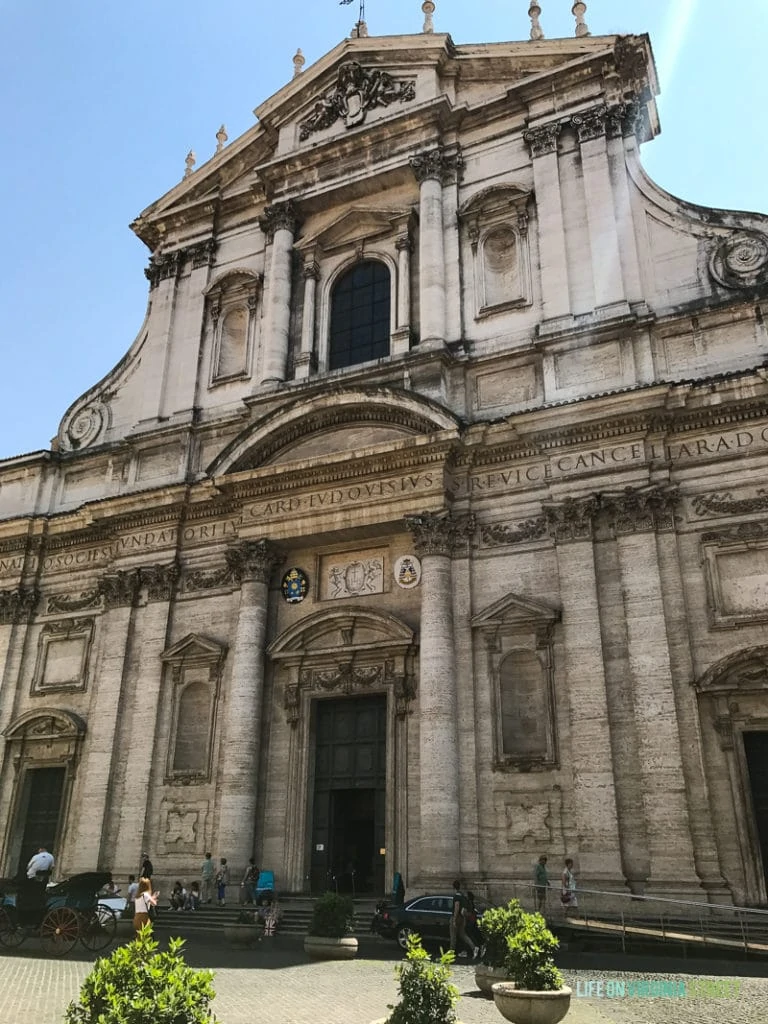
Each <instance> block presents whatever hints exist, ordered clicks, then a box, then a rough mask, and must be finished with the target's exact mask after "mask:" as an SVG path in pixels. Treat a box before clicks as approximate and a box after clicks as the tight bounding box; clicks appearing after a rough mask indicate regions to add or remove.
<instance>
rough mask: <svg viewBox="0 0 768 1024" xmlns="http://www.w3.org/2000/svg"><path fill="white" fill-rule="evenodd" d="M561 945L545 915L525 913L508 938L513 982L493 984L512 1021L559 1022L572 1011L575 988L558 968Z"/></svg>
mask: <svg viewBox="0 0 768 1024" xmlns="http://www.w3.org/2000/svg"><path fill="white" fill-rule="evenodd" d="M557 946H558V942H557V939H556V938H555V936H554V935H553V934H552V932H551V931H550V930H549V928H547V923H546V921H545V920H544V918H543V917H542V916H541V914H528V913H525V912H523V914H522V920H521V923H520V927H519V928H518V930H517V931H516V932H515V934H514V935H510V936H508V937H507V956H506V959H505V962H504V966H505V968H506V970H507V971H508V973H509V975H510V977H511V978H512V981H511V982H507V981H500V982H496V984H495V985H494V986H493V999H494V1002H495V1003H496V1008H497V1009H498V1010H499V1012H500V1013H501V1015H502V1016H503V1017H505V1018H506V1019H507V1020H508V1021H511V1022H512V1024H557V1022H558V1021H561V1020H562V1019H563V1017H564V1016H565V1015H566V1013H568V1010H569V1009H570V1005H571V990H570V989H569V988H567V987H566V986H565V985H563V976H562V974H561V973H560V971H558V969H557V967H555V962H554V959H553V957H554V952H555V950H556V949H557Z"/></svg>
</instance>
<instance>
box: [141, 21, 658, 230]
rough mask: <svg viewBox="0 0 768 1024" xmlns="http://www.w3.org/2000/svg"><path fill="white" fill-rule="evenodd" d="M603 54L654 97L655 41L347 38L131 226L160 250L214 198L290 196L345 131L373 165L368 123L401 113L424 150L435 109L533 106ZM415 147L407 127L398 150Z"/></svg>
mask: <svg viewBox="0 0 768 1024" xmlns="http://www.w3.org/2000/svg"><path fill="white" fill-rule="evenodd" d="M606 61H607V62H608V63H610V62H612V61H613V62H615V64H616V65H617V70H618V72H619V80H623V79H624V78H625V77H626V76H627V75H628V74H631V75H632V81H633V82H635V84H637V83H642V84H645V83H647V84H648V85H649V86H650V90H651V92H654V93H655V91H656V82H655V73H654V69H653V58H652V56H651V51H650V45H649V43H648V40H647V37H640V36H628V37H620V36H589V37H583V38H579V39H576V38H566V39H546V40H540V41H538V42H536V43H532V42H531V41H530V40H520V41H516V42H503V43H488V44H470V45H466V46H461V47H456V46H455V45H454V43H453V41H452V39H451V37H450V36H449V35H445V34H438V33H433V34H429V33H422V34H414V35H398V36H371V37H364V38H350V39H345V40H343V41H342V42H341V43H339V44H338V46H336V47H334V49H332V50H331V51H330V52H329V53H327V54H326V55H325V56H323V57H321V58H320V59H319V60H318V61H316V62H315V63H314V64H312V65H311V66H310V67H307V68H306V69H305V70H303V71H301V73H299V74H297V75H296V76H295V77H294V78H292V79H291V80H290V81H289V82H287V83H286V85H284V86H283V87H282V88H281V89H279V90H278V91H277V92H276V93H275V94H274V95H273V96H271V97H270V98H269V99H267V100H266V101H264V102H263V103H262V104H260V105H259V106H258V107H256V109H255V110H254V114H255V115H256V118H257V123H256V124H255V125H254V126H253V127H251V128H249V129H248V130H247V131H246V132H245V133H244V134H243V135H241V136H240V137H239V138H237V139H235V140H233V141H228V142H227V143H226V145H224V146H223V148H220V149H219V150H217V152H216V153H214V155H213V156H212V157H211V158H210V159H207V160H205V161H204V162H203V163H201V164H199V165H198V166H196V167H194V169H193V170H192V173H190V174H189V175H188V176H185V177H184V178H183V179H182V181H180V182H179V184H178V185H176V186H175V187H174V188H173V189H171V190H170V191H169V192H168V193H166V195H164V196H163V197H162V198H161V199H159V200H158V201H157V202H156V203H154V204H153V205H152V206H150V207H148V208H147V209H146V210H145V211H144V212H143V213H142V214H141V216H140V217H139V218H137V220H136V221H135V222H134V224H133V227H134V230H135V231H136V232H137V234H139V236H140V237H141V238H143V239H144V240H145V241H146V242H147V244H149V245H151V246H152V248H154V247H155V245H156V244H157V243H158V242H159V241H161V240H162V239H163V238H164V237H166V236H167V233H168V232H169V231H170V229H171V227H172V225H173V223H174V222H173V221H170V220H169V219H168V218H169V217H171V216H172V215H177V216H178V217H181V223H189V222H190V221H191V220H194V219H195V218H197V217H198V215H199V220H204V219H205V218H206V217H208V218H212V216H213V210H214V209H215V208H216V204H217V203H220V202H221V201H222V200H224V199H226V200H228V201H230V202H231V201H233V200H237V198H238V197H240V198H241V200H242V203H243V204H244V205H248V204H249V203H250V204H251V206H252V205H253V202H254V200H255V201H256V203H257V204H258V203H259V202H260V201H261V199H262V198H263V199H264V201H266V195H267V194H268V193H269V192H270V191H274V190H275V189H277V190H279V191H283V189H284V188H285V185H286V174H288V173H295V168H294V162H296V167H298V168H303V167H306V165H307V162H309V163H313V161H318V160H322V159H327V157H323V156H322V154H323V152H324V146H323V144H324V143H325V142H327V141H333V140H335V139H340V138H345V137H346V138H347V139H348V140H351V141H350V146H351V147H352V152H359V154H360V160H361V161H363V162H365V163H366V164H368V163H369V162H370V156H371V153H370V151H369V148H368V146H367V145H366V144H365V143H362V142H360V141H359V136H358V134H357V131H358V130H359V129H363V128H370V127H374V126H375V125H376V124H378V123H380V122H382V121H384V122H386V128H385V127H384V126H383V125H382V131H385V132H389V131H390V126H391V123H392V121H393V119H398V118H400V119H404V120H405V121H407V122H409V123H410V122H412V127H411V128H410V129H408V131H410V132H411V134H413V140H412V141H413V143H414V144H416V145H417V147H418V145H420V144H421V141H422V136H423V132H424V128H425V126H427V125H429V124H433V123H434V118H435V116H436V113H437V111H438V108H439V111H440V117H441V118H445V117H449V118H450V116H451V111H458V110H459V109H462V110H470V111H474V112H476V111H477V110H478V109H480V108H481V107H483V106H485V105H486V104H489V103H490V104H493V103H496V104H498V103H499V102H502V103H505V102H508V99H507V97H512V98H513V99H514V102H515V103H516V104H518V103H519V104H520V105H521V106H522V107H523V108H524V107H525V106H526V105H528V103H529V102H532V101H534V100H535V99H536V97H537V96H539V95H540V94H541V93H542V91H545V90H546V89H547V88H548V82H549V79H550V78H551V77H552V76H559V75H561V74H565V75H567V74H569V73H572V74H573V75H576V76H583V75H585V74H587V73H589V72H588V71H587V66H588V65H589V64H590V63H591V64H592V65H594V67H593V69H592V73H594V74H597V70H595V69H597V68H598V65H599V67H600V68H602V67H603V65H604V64H605V62H606ZM601 62H602V63H601ZM625 68H629V69H630V70H629V71H627V70H626V69H625ZM568 69H570V72H569V70H568ZM638 88H639V86H638ZM526 90H529V91H530V96H528V93H527V91H526ZM404 130H405V129H404ZM355 139H357V140H358V141H357V142H355V141H354V140H355ZM379 141H381V140H379ZM377 145H378V143H377ZM413 148H414V145H413V144H411V136H410V135H408V132H407V131H406V134H405V136H404V141H403V142H402V143H401V145H400V149H399V150H398V151H403V152H406V151H407V152H412V151H413ZM209 207H210V210H209Z"/></svg>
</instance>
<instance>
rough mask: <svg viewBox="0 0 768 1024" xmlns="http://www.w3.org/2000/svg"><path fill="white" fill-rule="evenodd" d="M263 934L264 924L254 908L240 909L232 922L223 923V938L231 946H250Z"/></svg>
mask: <svg viewBox="0 0 768 1024" xmlns="http://www.w3.org/2000/svg"><path fill="white" fill-rule="evenodd" d="M263 934H264V925H263V924H262V923H261V922H260V921H259V919H258V915H257V913H256V912H255V911H254V910H241V911H240V912H239V914H238V915H237V919H236V920H235V922H234V923H233V924H225V925H224V938H225V939H226V940H227V942H229V943H231V944H232V945H233V946H252V945H253V943H254V942H258V940H259V939H260V938H261V937H262V935H263Z"/></svg>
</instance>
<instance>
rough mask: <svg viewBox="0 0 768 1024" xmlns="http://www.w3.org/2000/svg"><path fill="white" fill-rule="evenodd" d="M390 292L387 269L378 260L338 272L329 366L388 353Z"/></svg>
mask: <svg viewBox="0 0 768 1024" xmlns="http://www.w3.org/2000/svg"><path fill="white" fill-rule="evenodd" d="M390 296H391V289H390V276H389V270H388V268H387V267H386V266H385V264H383V263H380V262H379V261H377V260H364V261H363V262H362V263H356V264H355V266H353V267H352V268H351V269H350V270H348V271H347V272H346V273H344V274H342V275H341V277H340V278H339V279H338V281H337V282H336V285H335V286H334V289H333V295H332V297H331V329H330V344H329V354H328V368H329V369H331V370H338V369H340V368H341V367H344V366H355V365H356V364H358V363H366V362H368V361H369V360H371V359H382V358H383V357H385V356H388V355H389V334H390Z"/></svg>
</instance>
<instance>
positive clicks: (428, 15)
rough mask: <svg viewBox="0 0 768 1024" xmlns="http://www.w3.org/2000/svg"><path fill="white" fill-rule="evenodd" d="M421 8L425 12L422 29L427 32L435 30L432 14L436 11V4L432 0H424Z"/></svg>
mask: <svg viewBox="0 0 768 1024" xmlns="http://www.w3.org/2000/svg"><path fill="white" fill-rule="evenodd" d="M421 9H422V11H423V12H424V28H423V29H422V30H421V31H422V32H426V33H427V34H429V33H431V32H434V31H435V23H434V21H433V20H432V15H433V14H434V13H435V5H434V4H433V3H432V0H424V3H423V4H422V5H421Z"/></svg>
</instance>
